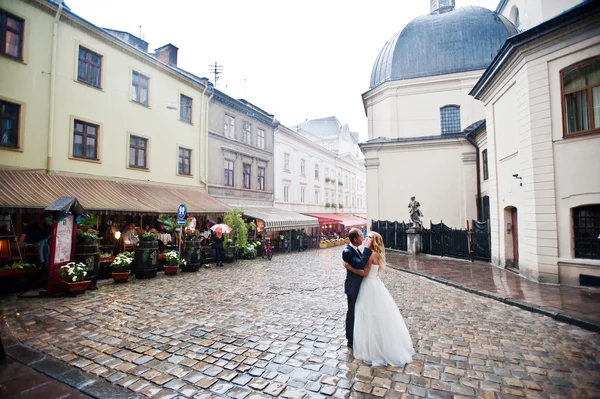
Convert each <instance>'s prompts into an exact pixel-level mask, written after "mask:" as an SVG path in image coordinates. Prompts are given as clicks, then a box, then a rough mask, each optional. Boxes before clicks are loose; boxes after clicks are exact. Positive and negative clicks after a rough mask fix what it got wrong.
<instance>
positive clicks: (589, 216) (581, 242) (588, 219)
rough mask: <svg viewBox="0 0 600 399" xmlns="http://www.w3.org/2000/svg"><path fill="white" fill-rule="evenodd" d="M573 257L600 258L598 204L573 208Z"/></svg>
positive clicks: (599, 210) (599, 216)
mask: <svg viewBox="0 0 600 399" xmlns="http://www.w3.org/2000/svg"><path fill="white" fill-rule="evenodd" d="M573 241H574V244H575V257H576V258H586V259H600V204H595V205H585V206H580V207H577V208H573Z"/></svg>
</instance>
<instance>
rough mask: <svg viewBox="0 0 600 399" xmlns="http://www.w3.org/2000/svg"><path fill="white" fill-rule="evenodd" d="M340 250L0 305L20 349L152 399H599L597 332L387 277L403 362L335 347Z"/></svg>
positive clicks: (412, 278)
mask: <svg viewBox="0 0 600 399" xmlns="http://www.w3.org/2000/svg"><path fill="white" fill-rule="evenodd" d="M341 250H342V248H341V247H334V248H330V249H326V250H318V251H308V252H304V253H294V254H286V255H277V256H276V257H274V258H273V260H272V261H271V262H269V261H266V260H262V259H257V260H254V261H238V262H236V263H235V264H232V265H226V266H225V267H224V268H214V267H213V268H211V269H202V270H201V271H200V272H199V273H192V274H178V275H177V276H174V277H171V276H162V275H160V276H159V277H158V278H156V279H152V280H139V281H135V280H134V281H132V282H129V283H127V284H125V285H113V284H104V285H101V286H100V289H99V290H98V291H88V292H87V293H86V294H85V295H83V296H80V297H77V298H55V299H32V300H29V299H28V300H25V299H18V300H17V299H15V298H12V299H10V300H7V301H4V302H3V303H2V304H1V305H2V307H1V308H2V310H3V312H4V316H3V317H4V320H3V327H4V329H5V332H6V333H9V334H11V335H13V336H14V337H15V338H17V339H19V340H20V341H22V342H23V343H25V344H26V345H29V346H31V347H33V348H35V349H37V350H39V351H41V352H44V353H45V354H48V355H51V356H54V357H56V358H58V359H62V360H63V361H65V362H68V363H70V364H72V365H74V366H76V367H78V368H80V369H82V370H84V371H87V372H89V373H92V374H94V375H98V376H101V377H103V378H105V379H106V380H108V381H110V382H113V383H115V384H118V385H120V386H123V387H127V388H129V389H131V390H133V391H136V392H139V393H141V394H143V395H145V396H148V397H153V398H167V397H182V398H183V397H197V398H208V397H232V398H248V399H249V398H264V397H272V396H275V397H281V398H302V397H305V398H317V397H327V396H333V397H336V398H340V397H347V396H350V397H356V398H360V397H388V398H397V397H433V398H450V397H453V398H463V397H477V396H478V397H482V398H495V397H503V398H511V397H524V396H527V397H537V398H555V397H556V398H558V397H564V398H566V397H569V398H592V397H600V335H598V334H596V333H593V332H589V331H586V330H582V329H580V328H578V327H575V326H571V325H567V324H564V323H560V322H557V321H555V320H553V319H551V318H549V317H546V316H543V315H540V314H537V313H531V312H528V311H525V310H521V309H519V308H516V307H511V306H508V305H506V304H503V303H500V302H497V301H495V300H492V299H489V298H485V297H481V296H477V295H473V294H469V293H467V292H464V291H461V290H458V289H455V288H453V287H449V286H446V285H443V284H439V283H436V282H433V281H431V280H428V279H426V278H423V277H420V276H416V275H412V274H408V273H405V272H400V271H397V270H391V269H390V268H388V269H387V270H385V271H384V272H383V274H382V277H381V278H382V280H383V281H384V283H385V284H386V286H387V287H388V289H389V290H390V292H391V294H392V295H393V297H394V298H395V299H396V301H397V303H398V307H399V308H400V310H401V312H402V314H403V316H404V318H405V321H406V324H407V326H408V327H409V330H410V332H411V336H412V338H413V341H414V345H415V349H416V351H417V355H416V356H415V357H414V361H413V362H411V363H409V364H407V365H406V366H404V367H400V368H395V367H387V368H385V367H369V366H368V365H366V364H364V363H362V362H360V361H358V360H356V359H354V358H353V357H352V355H351V353H349V352H348V350H347V349H346V346H345V344H346V341H345V339H344V318H345V311H346V298H345V296H344V293H343V280H344V276H345V269H343V267H342V266H341V261H340V258H341Z"/></svg>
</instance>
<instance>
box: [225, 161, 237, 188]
mask: <svg viewBox="0 0 600 399" xmlns="http://www.w3.org/2000/svg"><path fill="white" fill-rule="evenodd" d="M234 165H235V163H234V162H233V161H231V160H229V159H226V160H225V185H226V186H229V187H233V185H234V180H233V177H234V176H233V167H234Z"/></svg>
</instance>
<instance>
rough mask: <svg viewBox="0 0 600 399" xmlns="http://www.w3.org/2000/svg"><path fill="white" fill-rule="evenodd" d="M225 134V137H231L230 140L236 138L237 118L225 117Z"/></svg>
mask: <svg viewBox="0 0 600 399" xmlns="http://www.w3.org/2000/svg"><path fill="white" fill-rule="evenodd" d="M223 132H224V134H225V137H229V138H230V139H234V138H235V118H234V117H233V116H229V115H225V124H224V126H223Z"/></svg>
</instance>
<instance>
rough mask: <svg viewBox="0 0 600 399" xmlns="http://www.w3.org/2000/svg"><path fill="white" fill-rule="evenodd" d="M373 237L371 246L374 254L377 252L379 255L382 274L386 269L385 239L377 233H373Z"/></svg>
mask: <svg viewBox="0 0 600 399" xmlns="http://www.w3.org/2000/svg"><path fill="white" fill-rule="evenodd" d="M371 237H373V245H372V246H371V249H372V250H373V252H377V254H378V255H379V272H378V273H381V271H383V269H385V246H384V245H383V238H382V237H381V234H379V233H377V232H375V231H372V232H371Z"/></svg>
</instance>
